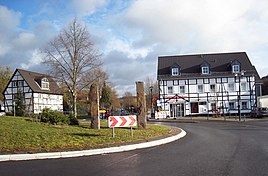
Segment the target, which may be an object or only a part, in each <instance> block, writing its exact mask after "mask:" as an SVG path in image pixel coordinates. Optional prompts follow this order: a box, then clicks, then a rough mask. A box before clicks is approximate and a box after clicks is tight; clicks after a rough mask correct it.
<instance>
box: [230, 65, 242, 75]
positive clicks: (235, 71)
mask: <svg viewBox="0 0 268 176" xmlns="http://www.w3.org/2000/svg"><path fill="white" fill-rule="evenodd" d="M232 70H233V73H239V72H240V65H233V66H232Z"/></svg>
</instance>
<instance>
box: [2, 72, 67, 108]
mask: <svg viewBox="0 0 268 176" xmlns="http://www.w3.org/2000/svg"><path fill="white" fill-rule="evenodd" d="M3 95H4V107H5V111H6V112H14V107H15V104H16V101H17V99H18V96H22V99H23V101H24V104H25V108H26V109H25V110H26V111H28V112H33V113H40V112H41V111H42V109H44V108H50V109H52V110H58V111H62V110H63V94H62V93H61V91H60V89H59V87H58V85H57V83H56V82H55V81H54V80H53V79H52V77H51V76H49V75H45V74H41V73H36V72H30V71H26V70H22V69H16V70H15V72H14V74H13V76H12V77H11V79H10V81H9V83H8V85H7V86H6V88H5V90H4V92H3Z"/></svg>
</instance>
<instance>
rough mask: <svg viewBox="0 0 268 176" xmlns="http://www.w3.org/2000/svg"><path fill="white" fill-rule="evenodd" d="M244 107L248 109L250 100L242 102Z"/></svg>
mask: <svg viewBox="0 0 268 176" xmlns="http://www.w3.org/2000/svg"><path fill="white" fill-rule="evenodd" d="M242 109H248V102H246V101H243V102H242Z"/></svg>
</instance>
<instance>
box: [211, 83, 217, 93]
mask: <svg viewBox="0 0 268 176" xmlns="http://www.w3.org/2000/svg"><path fill="white" fill-rule="evenodd" d="M215 91H216V89H215V84H211V85H210V92H215Z"/></svg>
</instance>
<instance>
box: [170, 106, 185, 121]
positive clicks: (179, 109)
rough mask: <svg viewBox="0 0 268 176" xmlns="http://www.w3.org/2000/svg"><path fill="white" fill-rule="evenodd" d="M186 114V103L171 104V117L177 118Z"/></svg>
mask: <svg viewBox="0 0 268 176" xmlns="http://www.w3.org/2000/svg"><path fill="white" fill-rule="evenodd" d="M183 116H184V103H176V104H170V117H172V118H177V117H183Z"/></svg>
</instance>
